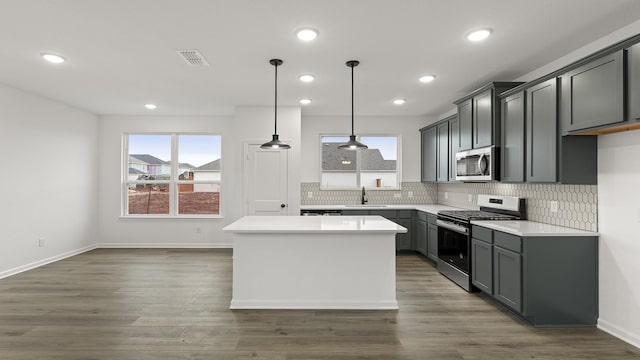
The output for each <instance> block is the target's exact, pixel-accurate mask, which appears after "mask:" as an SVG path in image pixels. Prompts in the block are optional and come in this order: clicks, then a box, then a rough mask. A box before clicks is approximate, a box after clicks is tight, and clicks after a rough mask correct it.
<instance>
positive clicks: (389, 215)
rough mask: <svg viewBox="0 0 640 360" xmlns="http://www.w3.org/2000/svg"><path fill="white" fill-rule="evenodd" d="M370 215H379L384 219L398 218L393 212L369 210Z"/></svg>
mask: <svg viewBox="0 0 640 360" xmlns="http://www.w3.org/2000/svg"><path fill="white" fill-rule="evenodd" d="M371 215H380V216H382V217H383V218H385V219H395V218H397V217H398V214H397V211H395V210H371Z"/></svg>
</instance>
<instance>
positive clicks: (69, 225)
mask: <svg viewBox="0 0 640 360" xmlns="http://www.w3.org/2000/svg"><path fill="white" fill-rule="evenodd" d="M97 140H98V133H97V120H96V117H95V116H94V115H91V114H89V113H87V112H84V111H81V110H78V109H75V108H72V107H69V106H66V105H63V104H61V103H58V102H55V101H51V100H48V99H44V98H42V97H39V96H35V95H32V94H29V93H26V92H22V91H19V90H16V89H13V88H10V87H7V86H4V85H0V153H1V154H3V162H2V166H3V168H4V169H5V170H4V171H2V176H0V194H1V197H0V198H1V199H2V206H1V207H0V209H1V210H0V211H1V213H0V218H2V226H0V278H1V277H5V276H8V275H11V274H13V273H15V272H18V271H21V270H26V269H28V268H31V267H34V266H38V265H42V264H44V263H47V262H50V261H53V260H57V259H60V258H63V257H65V256H68V255H71V254H75V253H77V252H80V251H83V250H86V249H87V248H90V247H91V245H92V244H94V243H95V242H96V239H97V231H96V229H97V184H98V178H97V160H98V156H97V145H96V144H97ZM9 170H10V171H9ZM41 237H42V238H45V246H44V247H39V246H38V239H39V238H41Z"/></svg>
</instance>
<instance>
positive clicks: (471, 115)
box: [454, 82, 522, 150]
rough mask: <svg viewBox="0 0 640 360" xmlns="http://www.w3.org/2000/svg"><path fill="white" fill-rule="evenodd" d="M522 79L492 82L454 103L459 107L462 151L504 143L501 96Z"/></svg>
mask: <svg viewBox="0 0 640 360" xmlns="http://www.w3.org/2000/svg"><path fill="white" fill-rule="evenodd" d="M520 84H522V83H521V82H491V83H489V84H487V85H485V86H483V87H481V88H480V89H478V90H476V91H474V92H472V93H471V94H469V95H467V96H465V97H464V98H462V99H459V100H457V101H455V102H454V103H455V104H456V106H457V107H458V119H459V122H460V123H459V131H460V134H459V136H460V141H459V143H460V150H469V149H472V148H473V149H475V148H481V147H485V146H490V145H495V146H500V113H501V111H500V99H499V98H498V95H499V94H500V93H502V92H504V91H507V90H509V89H511V88H513V87H515V86H518V85H520Z"/></svg>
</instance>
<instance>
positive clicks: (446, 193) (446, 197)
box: [444, 191, 449, 199]
mask: <svg viewBox="0 0 640 360" xmlns="http://www.w3.org/2000/svg"><path fill="white" fill-rule="evenodd" d="M444 198H445V199H448V198H449V192H448V191H445V192H444Z"/></svg>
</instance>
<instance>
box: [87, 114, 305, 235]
mask: <svg viewBox="0 0 640 360" xmlns="http://www.w3.org/2000/svg"><path fill="white" fill-rule="evenodd" d="M99 132H100V147H99V158H100V162H99V164H100V166H99V170H98V173H99V177H100V180H101V181H100V195H99V200H98V201H99V204H100V209H99V231H100V241H99V242H100V245H101V246H112V247H228V246H230V244H231V238H230V236H229V235H227V234H225V233H224V232H223V231H222V228H223V227H224V226H226V225H228V224H230V223H231V222H233V221H235V220H237V219H239V218H240V217H242V216H244V214H245V209H246V207H245V203H246V201H245V200H246V199H245V194H244V187H243V179H244V156H243V152H244V144H245V143H246V142H247V141H252V140H255V141H260V142H266V141H268V140H270V139H271V134H272V133H273V108H272V107H271V108H268V107H267V108H265V107H248V108H242V107H241V108H238V109H236V113H235V114H234V116H221V117H156V116H101V117H99ZM125 132H210V133H216V134H221V135H222V162H221V164H222V184H221V185H222V191H221V212H222V216H223V218H220V219H211V218H208V219H205V218H162V219H149V218H147V219H140V218H122V217H121V198H122V195H121V168H122V165H121V163H122V134H123V133H125ZM278 132H279V133H280V138H281V139H287V140H290V144H291V146H292V149H291V150H287V151H290V152H291V159H292V162H291V169H292V171H291V178H290V179H289V181H290V183H292V184H293V186H291V189H290V194H289V196H290V199H289V202H290V204H292V205H293V206H291V208H290V212H291V213H292V214H299V212H300V208H299V204H300V186H299V183H300V180H299V170H298V167H299V166H298V164H299V162H300V160H299V159H300V155H299V154H300V109H299V108H278Z"/></svg>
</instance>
